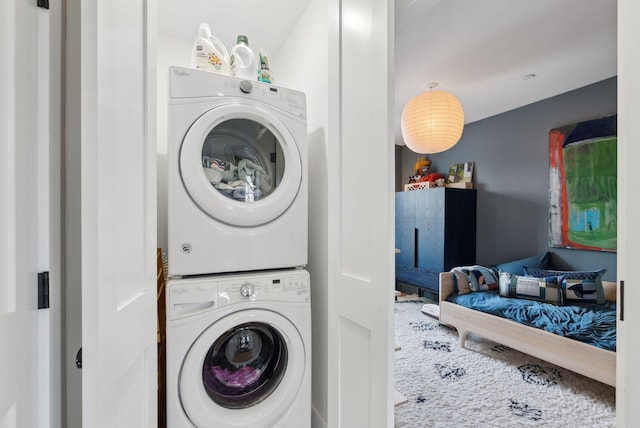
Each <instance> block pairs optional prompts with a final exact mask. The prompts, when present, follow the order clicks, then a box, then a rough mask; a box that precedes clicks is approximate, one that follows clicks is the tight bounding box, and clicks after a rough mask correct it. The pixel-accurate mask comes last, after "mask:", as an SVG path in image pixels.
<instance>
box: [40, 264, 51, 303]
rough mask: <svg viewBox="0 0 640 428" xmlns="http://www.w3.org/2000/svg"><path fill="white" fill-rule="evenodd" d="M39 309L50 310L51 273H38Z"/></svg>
mask: <svg viewBox="0 0 640 428" xmlns="http://www.w3.org/2000/svg"><path fill="white" fill-rule="evenodd" d="M38 309H49V272H38Z"/></svg>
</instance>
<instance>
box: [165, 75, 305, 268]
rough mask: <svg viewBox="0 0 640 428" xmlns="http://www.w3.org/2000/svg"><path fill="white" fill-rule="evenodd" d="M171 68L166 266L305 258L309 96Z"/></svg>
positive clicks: (261, 264)
mask: <svg viewBox="0 0 640 428" xmlns="http://www.w3.org/2000/svg"><path fill="white" fill-rule="evenodd" d="M169 73H170V77H169V105H168V118H169V123H168V143H167V146H168V147H167V149H168V153H167V161H168V167H167V175H168V197H167V201H168V207H167V211H168V261H169V269H168V270H169V275H170V276H173V277H176V276H178V277H179V276H188V275H202V274H211V273H226V272H242V271H252V270H265V269H281V268H290V267H302V266H305V265H306V264H307V240H308V238H307V234H308V232H307V227H308V194H307V181H308V179H307V122H306V98H305V95H304V94H303V93H302V92H298V91H294V90H290V89H285V88H282V87H278V86H274V85H269V84H265V83H262V82H255V81H248V80H242V79H238V78H235V77H230V76H224V75H220V74H216V73H210V72H205V71H198V70H192V69H188V68H180V67H172V68H170V70H169Z"/></svg>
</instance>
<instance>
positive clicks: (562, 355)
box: [439, 272, 616, 386]
mask: <svg viewBox="0 0 640 428" xmlns="http://www.w3.org/2000/svg"><path fill="white" fill-rule="evenodd" d="M602 285H603V287H604V292H605V298H606V300H607V301H609V302H615V300H616V284H615V283H613V282H607V281H602ZM439 289H440V290H439V291H440V293H439V294H440V297H439V300H440V302H439V306H440V308H439V309H440V314H439V315H440V316H439V319H440V322H441V323H443V324H446V325H449V326H451V327H454V328H455V329H457V330H458V334H459V337H460V346H461V347H464V346H465V341H466V339H467V335H468V334H469V333H474V334H478V335H480V336H483V337H485V338H487V339H490V340H493V341H495V342H497V343H500V344H502V345H505V346H508V347H510V348H513V349H516V350H518V351H520V352H524V353H526V354H529V355H532V356H534V357H537V358H540V359H542V360H545V361H548V362H550V363H552V364H555V365H558V366H560V367H563V368H565V369H567V370H571V371H574V372H576V373H580V374H582V375H584V376H587V377H590V378H592V379H595V380H597V381H599V382H603V383H605V384H607V385H611V386H615V384H616V353H615V343H614V345H613V348H611V347H610V346H609V348H610V349H604V348H602V347H598V346H594V345H591V344H587V343H584V342H581V341H579V340H575V339H571V338H567V337H563V336H560V335H558V334H554V333H550V332H548V331H545V330H541V329H539V328H535V327H530V326H528V325H524V324H521V323H518V322H515V321H512V320H509V319H506V318H502V317H500V316H496V315H492V314H488V313H484V312H480V311H478V310H474V309H469V308H467V307H463V306H460V305H458V304H456V303H452V302H451V301H449V299H450V298H451V297H452V295H455V294H456V283H455V277H454V274H453V273H452V272H441V273H440V276H439ZM503 299H504V298H503ZM614 307H615V304H614ZM611 349H613V350H611Z"/></svg>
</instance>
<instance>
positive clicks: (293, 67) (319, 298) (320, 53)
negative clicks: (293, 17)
mask: <svg viewBox="0 0 640 428" xmlns="http://www.w3.org/2000/svg"><path fill="white" fill-rule="evenodd" d="M328 44H329V38H328V6H327V2H326V1H325V0H312V1H311V3H309V6H308V7H307V9H306V10H305V12H304V13H303V15H302V17H301V18H300V20H299V21H298V24H297V25H296V27H295V28H294V29H293V30H292V31H291V33H290V36H289V38H288V39H287V41H286V42H285V43H284V44H283V46H282V47H281V48H280V50H279V52H278V55H277V56H275V57H273V58H272V59H271V65H272V68H273V72H274V74H275V79H276V82H275V83H276V84H277V85H280V86H285V87H289V88H293V89H297V90H301V91H303V92H304V93H305V94H306V96H307V116H308V121H307V126H308V130H309V264H308V266H307V269H308V270H309V273H310V275H311V299H312V300H311V306H312V334H313V340H312V347H313V350H312V372H313V375H312V388H313V392H312V396H313V397H312V406H313V409H312V426H313V427H316V428H317V427H326V426H327V419H328V418H327V405H328V404H327V403H328V387H327V379H328V377H329V375H328V372H327V367H328V354H327V353H326V350H327V349H328V334H329V331H328V328H327V326H328V321H327V314H328V312H329V310H328V287H329V284H328V250H327V248H328V242H327V237H328V226H327V224H328V215H329V213H328V211H327V206H328V204H327V189H328V183H327V179H326V178H327V175H328V173H329V169H328V165H327V163H328V161H327V147H328V141H327V131H326V130H327V123H328V120H329V117H328V93H329V83H328V82H329V76H328V67H327V61H328Z"/></svg>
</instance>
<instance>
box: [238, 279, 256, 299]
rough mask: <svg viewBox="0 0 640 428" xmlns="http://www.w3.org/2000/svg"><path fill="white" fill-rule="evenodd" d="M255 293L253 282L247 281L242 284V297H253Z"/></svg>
mask: <svg viewBox="0 0 640 428" xmlns="http://www.w3.org/2000/svg"><path fill="white" fill-rule="evenodd" d="M254 293H255V288H254V286H253V284H251V283H249V282H247V283H244V284H242V285H241V286H240V294H241V295H242V297H251V296H253V294H254Z"/></svg>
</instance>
